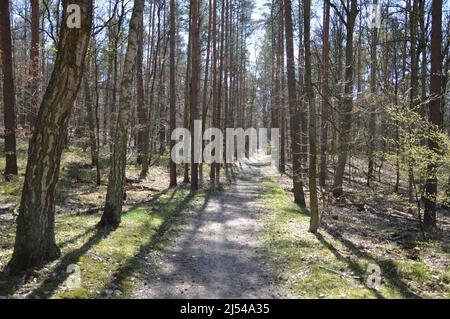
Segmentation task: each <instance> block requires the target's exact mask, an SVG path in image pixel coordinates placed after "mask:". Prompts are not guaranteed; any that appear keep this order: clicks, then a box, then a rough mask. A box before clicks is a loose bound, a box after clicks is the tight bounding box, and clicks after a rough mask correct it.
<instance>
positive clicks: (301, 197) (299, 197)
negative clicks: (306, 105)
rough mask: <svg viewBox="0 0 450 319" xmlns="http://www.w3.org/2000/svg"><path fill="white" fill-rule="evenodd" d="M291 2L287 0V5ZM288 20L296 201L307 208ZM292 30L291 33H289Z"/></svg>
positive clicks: (290, 105) (289, 83) (293, 170)
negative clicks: (302, 175)
mask: <svg viewBox="0 0 450 319" xmlns="http://www.w3.org/2000/svg"><path fill="white" fill-rule="evenodd" d="M288 1H289V4H290V0H286V3H287V2H288ZM291 19H292V18H291ZM291 19H289V21H288V20H286V53H287V54H286V58H287V78H288V104H289V113H290V123H291V127H290V130H291V149H292V178H293V183H294V201H295V203H296V204H298V205H300V206H302V207H304V206H306V202H305V194H304V192H303V182H302V179H301V165H302V164H301V154H300V153H301V145H300V142H301V137H300V134H301V131H300V112H299V109H298V107H297V102H298V101H297V91H296V88H295V67H294V39H293V35H292V20H291ZM289 30H290V31H289Z"/></svg>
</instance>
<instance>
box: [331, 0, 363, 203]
mask: <svg viewBox="0 0 450 319" xmlns="http://www.w3.org/2000/svg"><path fill="white" fill-rule="evenodd" d="M350 5H351V7H350V8H349V9H348V13H347V19H346V21H345V23H346V29H347V37H346V43H345V84H344V98H343V103H342V104H343V105H342V110H341V111H340V130H341V132H340V134H339V139H338V162H337V166H336V172H335V175H334V183H333V195H334V196H335V197H340V196H342V194H343V188H342V184H343V181H344V172H345V164H346V163H347V158H348V152H349V145H350V135H351V127H352V112H353V82H354V80H353V69H354V65H353V32H354V28H355V21H356V16H357V15H358V7H357V0H351V4H350Z"/></svg>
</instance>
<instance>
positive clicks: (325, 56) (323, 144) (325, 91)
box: [319, 0, 330, 187]
mask: <svg viewBox="0 0 450 319" xmlns="http://www.w3.org/2000/svg"><path fill="white" fill-rule="evenodd" d="M323 5H324V8H323V11H324V14H323V46H322V108H321V114H322V116H321V131H322V134H321V135H320V172H319V185H320V186H321V187H325V186H326V180H327V143H328V114H329V106H328V103H329V101H328V100H329V96H328V95H329V84H328V77H329V67H330V64H329V60H330V47H329V43H328V42H329V41H330V39H329V36H330V0H324V2H323Z"/></svg>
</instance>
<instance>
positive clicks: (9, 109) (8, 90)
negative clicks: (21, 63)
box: [0, 0, 17, 180]
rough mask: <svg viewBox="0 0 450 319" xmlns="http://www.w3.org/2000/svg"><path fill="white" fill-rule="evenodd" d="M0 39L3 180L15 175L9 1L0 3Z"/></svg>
mask: <svg viewBox="0 0 450 319" xmlns="http://www.w3.org/2000/svg"><path fill="white" fill-rule="evenodd" d="M0 37H1V50H2V73H3V112H4V118H3V120H4V122H5V158H6V167H5V172H4V175H5V178H6V180H10V179H12V176H14V175H17V155H16V93H15V87H14V75H13V60H12V42H11V23H10V11H9V0H4V1H0Z"/></svg>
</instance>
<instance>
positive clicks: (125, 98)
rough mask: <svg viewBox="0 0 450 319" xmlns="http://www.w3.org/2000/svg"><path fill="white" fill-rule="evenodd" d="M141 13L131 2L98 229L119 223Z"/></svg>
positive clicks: (139, 5) (139, 6) (140, 5)
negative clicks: (115, 120) (109, 158)
mask: <svg viewBox="0 0 450 319" xmlns="http://www.w3.org/2000/svg"><path fill="white" fill-rule="evenodd" d="M143 10H144V0H135V2H134V7H133V13H132V15H131V20H130V27H129V31H128V47H127V52H126V54H125V61H124V66H123V75H122V83H121V91H120V100H119V112H118V116H117V125H116V131H115V142H114V144H113V153H112V155H111V169H110V173H109V181H108V189H107V193H106V202H105V210H104V212H103V215H102V219H101V220H100V223H99V226H101V227H117V226H119V224H120V221H121V214H122V204H123V198H124V183H125V167H126V159H127V135H128V134H127V133H128V121H129V113H130V108H131V91H132V88H131V85H132V81H133V75H134V72H135V67H136V57H137V49H138V45H139V44H138V41H139V30H140V29H141V28H142V23H143Z"/></svg>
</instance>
